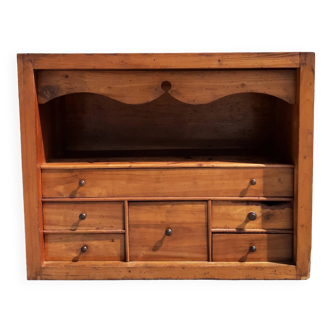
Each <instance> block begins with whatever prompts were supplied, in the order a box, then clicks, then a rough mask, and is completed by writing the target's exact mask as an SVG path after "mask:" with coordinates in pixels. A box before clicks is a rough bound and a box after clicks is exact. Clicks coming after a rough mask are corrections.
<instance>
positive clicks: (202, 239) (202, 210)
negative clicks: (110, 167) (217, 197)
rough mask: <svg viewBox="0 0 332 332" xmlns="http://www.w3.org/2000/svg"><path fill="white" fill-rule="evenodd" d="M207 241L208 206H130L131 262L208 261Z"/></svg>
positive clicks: (149, 204) (204, 204)
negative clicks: (168, 231) (169, 231)
mask: <svg viewBox="0 0 332 332" xmlns="http://www.w3.org/2000/svg"><path fill="white" fill-rule="evenodd" d="M167 230H171V232H172V233H171V235H170V234H169V233H167V234H168V235H166V232H167ZM207 239H208V237H207V203H206V202H167V203H166V202H144V203H130V204H129V246H130V260H131V261H206V260H207V259H208V244H207Z"/></svg>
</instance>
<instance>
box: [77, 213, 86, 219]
mask: <svg viewBox="0 0 332 332" xmlns="http://www.w3.org/2000/svg"><path fill="white" fill-rule="evenodd" d="M78 217H79V218H80V219H81V220H84V219H85V218H86V214H85V213H81V214H80V215H79V216H78Z"/></svg>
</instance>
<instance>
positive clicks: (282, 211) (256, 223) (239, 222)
mask: <svg viewBox="0 0 332 332" xmlns="http://www.w3.org/2000/svg"><path fill="white" fill-rule="evenodd" d="M249 212H255V213H256V216H257V218H256V220H250V219H249V218H248V214H249ZM212 214H213V228H224V229H236V230H238V231H241V230H244V229H292V228H293V203H292V202H270V203H262V202H238V201H213V202H212Z"/></svg>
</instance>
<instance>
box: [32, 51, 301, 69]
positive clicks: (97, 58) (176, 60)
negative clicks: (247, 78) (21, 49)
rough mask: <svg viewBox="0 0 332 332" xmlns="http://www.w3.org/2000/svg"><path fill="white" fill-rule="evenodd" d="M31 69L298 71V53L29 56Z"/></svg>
mask: <svg viewBox="0 0 332 332" xmlns="http://www.w3.org/2000/svg"><path fill="white" fill-rule="evenodd" d="M29 56H31V58H32V62H33V67H34V69H51V70H57V69H63V70H68V69H69V70H70V69H93V70H97V69H239V68H244V69H246V68H298V67H299V65H300V60H299V53H297V52H288V53H286V52H279V53H169V54H165V53H164V54H161V53H159V54H158V53H154V54H153V53H151V54H143V53H132V54H125V53H123V54H31V55H29Z"/></svg>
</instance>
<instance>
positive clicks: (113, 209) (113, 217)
mask: <svg viewBox="0 0 332 332" xmlns="http://www.w3.org/2000/svg"><path fill="white" fill-rule="evenodd" d="M43 216H44V229H45V230H71V231H76V230H123V229H124V217H123V203H122V202H65V203H43Z"/></svg>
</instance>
